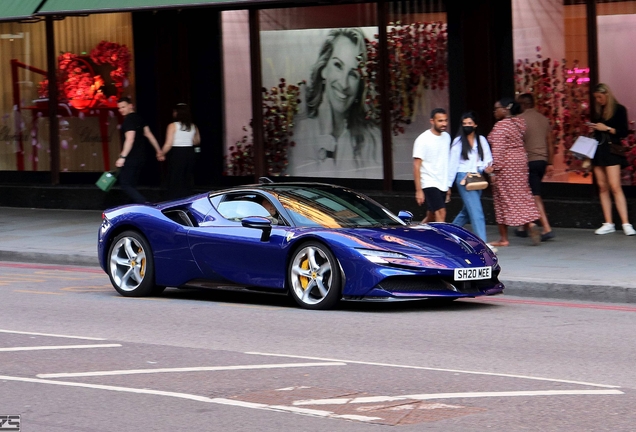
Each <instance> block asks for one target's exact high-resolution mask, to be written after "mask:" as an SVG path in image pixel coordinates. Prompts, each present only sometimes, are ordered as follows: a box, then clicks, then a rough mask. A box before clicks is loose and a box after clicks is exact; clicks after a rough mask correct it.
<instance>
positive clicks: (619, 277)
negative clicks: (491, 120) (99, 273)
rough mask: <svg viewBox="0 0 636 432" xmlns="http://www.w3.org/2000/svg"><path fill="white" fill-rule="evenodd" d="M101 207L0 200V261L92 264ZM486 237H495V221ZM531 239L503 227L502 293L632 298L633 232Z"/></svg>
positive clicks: (567, 232) (635, 293)
mask: <svg viewBox="0 0 636 432" xmlns="http://www.w3.org/2000/svg"><path fill="white" fill-rule="evenodd" d="M100 223H101V212H99V211H93V210H48V209H27V208H12V207H0V261H20V262H37V263H43V264H64V265H81V266H95V267H96V266H98V263H97V230H98V228H99V226H100ZM487 229H488V236H489V238H490V239H493V240H496V238H497V234H496V233H497V227H496V226H491V225H489V226H488V227H487ZM554 232H555V234H556V238H555V239H553V240H550V241H548V242H545V243H541V245H539V246H531V243H530V240H529V239H524V238H517V237H515V236H514V233H513V232H512V229H511V231H510V246H508V247H505V248H499V252H498V256H499V259H500V263H501V267H502V272H501V276H500V279H501V280H502V282H504V284H505V285H506V291H505V292H506V294H507V295H514V296H525V297H542V298H558V299H569V300H584V301H599V302H615V303H636V236H632V237H627V236H625V235H624V234H623V232H622V231H620V230H619V231H617V232H616V233H613V234H607V235H604V236H597V235H594V231H593V230H587V229H570V228H556V229H554Z"/></svg>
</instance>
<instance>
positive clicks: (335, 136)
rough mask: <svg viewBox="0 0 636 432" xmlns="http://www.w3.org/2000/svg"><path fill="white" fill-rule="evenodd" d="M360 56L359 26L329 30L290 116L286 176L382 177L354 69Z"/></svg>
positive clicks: (377, 142) (374, 133)
mask: <svg viewBox="0 0 636 432" xmlns="http://www.w3.org/2000/svg"><path fill="white" fill-rule="evenodd" d="M366 57H367V49H366V44H365V41H364V34H363V33H362V31H361V30H360V29H356V28H343V29H335V30H331V31H330V32H329V35H328V37H327V39H326V40H325V42H324V43H323V44H322V47H321V49H320V52H319V55H318V60H317V61H316V63H315V64H314V65H313V67H312V69H311V77H310V80H309V83H308V84H307V88H306V97H305V105H306V110H305V112H304V113H302V114H300V115H298V116H297V118H296V127H295V128H294V136H293V138H294V141H295V145H294V146H293V147H292V148H291V149H290V159H289V165H288V169H287V174H290V175H294V176H303V177H307V176H319V177H350V178H382V159H381V151H382V148H381V138H380V129H379V128H378V127H377V125H375V124H374V123H373V122H372V121H371V120H370V119H368V118H367V109H366V107H365V100H364V92H365V82H364V78H363V77H362V76H361V71H360V64H363V63H364V62H366Z"/></svg>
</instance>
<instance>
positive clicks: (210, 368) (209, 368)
mask: <svg viewBox="0 0 636 432" xmlns="http://www.w3.org/2000/svg"><path fill="white" fill-rule="evenodd" d="M346 365H347V364H346V363H341V362H338V363H334V362H332V363H324V362H322V363H274V364H256V365H235V366H201V367H184V368H160V369H128V370H114V371H97V372H71V373H50V374H38V375H36V376H37V377H38V378H70V377H93V376H107V375H135V374H153V373H175V372H203V371H206V372H207V371H233V370H254V369H285V368H300V367H315V366H346Z"/></svg>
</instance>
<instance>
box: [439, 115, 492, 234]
mask: <svg viewBox="0 0 636 432" xmlns="http://www.w3.org/2000/svg"><path fill="white" fill-rule="evenodd" d="M461 122H462V125H461V126H460V127H459V129H458V130H457V135H456V136H455V139H454V140H453V143H452V144H451V149H450V159H449V163H448V175H449V184H450V185H452V184H453V182H454V183H455V185H456V186H457V189H458V190H459V195H460V196H461V197H462V200H463V202H464V206H463V207H462V209H461V211H460V212H459V214H457V216H455V219H454V220H453V223H454V224H455V225H459V226H464V225H466V224H467V223H469V222H470V225H471V226H472V229H473V231H474V232H475V234H476V235H477V237H479V238H480V239H482V240H483V241H484V242H486V241H487V240H486V218H485V217H484V209H483V208H482V205H481V192H482V191H481V190H468V189H466V186H465V185H464V184H462V182H463V180H464V179H465V178H466V175H467V174H468V173H484V172H486V173H489V172H492V167H491V164H492V154H491V152H490V145H489V144H488V140H487V139H486V137H485V136H482V135H479V132H478V130H477V116H476V114H475V113H474V112H472V111H469V112H466V113H464V114H462V117H461Z"/></svg>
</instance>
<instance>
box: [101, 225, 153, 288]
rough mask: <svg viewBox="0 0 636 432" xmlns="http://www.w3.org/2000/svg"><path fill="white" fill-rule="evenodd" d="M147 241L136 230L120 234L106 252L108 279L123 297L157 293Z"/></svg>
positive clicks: (150, 252)
mask: <svg viewBox="0 0 636 432" xmlns="http://www.w3.org/2000/svg"><path fill="white" fill-rule="evenodd" d="M154 267H155V266H154V260H153V257H152V251H151V249H150V245H149V244H148V241H147V240H146V239H145V237H144V236H143V235H141V234H140V233H138V232H136V231H125V232H123V233H121V234H119V235H118V236H117V237H115V239H114V240H113V242H112V243H111V246H110V248H109V250H108V276H109V277H110V281H111V283H112V284H113V286H114V287H115V289H116V290H117V292H118V293H119V294H121V295H123V296H126V297H143V296H148V295H152V294H160V293H161V292H162V291H163V290H164V287H158V286H156V285H155V268H154Z"/></svg>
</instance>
